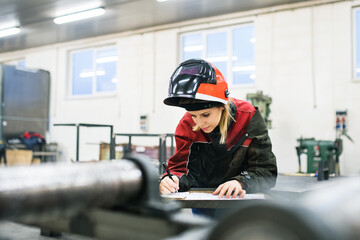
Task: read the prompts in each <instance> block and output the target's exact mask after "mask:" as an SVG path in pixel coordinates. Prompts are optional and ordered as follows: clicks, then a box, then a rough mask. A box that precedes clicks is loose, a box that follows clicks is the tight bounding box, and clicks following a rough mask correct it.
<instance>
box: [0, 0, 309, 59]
mask: <svg viewBox="0 0 360 240" xmlns="http://www.w3.org/2000/svg"><path fill="white" fill-rule="evenodd" d="M303 1H308V0H168V1H166V2H157V1H156V0H1V1H0V29H1V28H6V27H5V25H4V24H6V23H9V22H12V23H14V24H15V25H17V26H20V28H21V33H20V34H17V35H13V36H8V37H5V38H0V53H2V52H8V51H14V50H19V49H25V48H31V47H38V46H43V45H48V44H53V43H59V42H66V41H71V40H77V39H82V38H88V37H94V36H100V35H104V34H111V33H118V32H123V31H129V30H136V29H141V28H147V27H152V26H158V25H164V24H169V23H175V22H180V21H185V20H191V19H197V18H204V17H211V16H216V15H222V14H227V13H234V12H240V11H247V10H253V9H258V8H264V7H270V6H276V5H282V4H288V3H295V2H303ZM84 5H85V6H86V7H89V8H95V7H99V6H102V7H104V8H105V10H106V13H105V14H104V15H102V16H99V17H95V18H92V19H87V20H82V21H78V22H73V23H67V24H62V25H56V24H55V23H54V22H53V18H54V17H57V16H60V15H63V14H64V13H67V14H68V13H69V12H68V11H69V9H70V8H77V9H79V10H80V9H82V8H83V7H84Z"/></svg>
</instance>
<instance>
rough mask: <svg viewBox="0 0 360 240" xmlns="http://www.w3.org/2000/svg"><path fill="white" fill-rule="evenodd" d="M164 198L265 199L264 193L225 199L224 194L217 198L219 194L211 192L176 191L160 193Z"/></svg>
mask: <svg viewBox="0 0 360 240" xmlns="http://www.w3.org/2000/svg"><path fill="white" fill-rule="evenodd" d="M161 196H162V197H166V198H177V199H185V200H248V199H265V196H264V194H245V196H244V197H243V198H240V197H239V196H236V197H235V198H230V199H227V198H225V197H224V196H223V197H222V198H219V195H212V193H202V192H192V193H190V192H178V193H171V194H166V195H165V194H164V195H161Z"/></svg>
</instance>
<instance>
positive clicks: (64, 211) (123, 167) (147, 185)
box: [0, 155, 211, 240]
mask: <svg viewBox="0 0 360 240" xmlns="http://www.w3.org/2000/svg"><path fill="white" fill-rule="evenodd" d="M0 220H12V221H17V222H20V223H25V224H29V225H32V226H39V227H41V229H45V231H42V232H46V233H48V234H49V229H50V230H51V231H50V232H52V233H58V232H69V233H74V234H80V235H85V236H90V237H94V238H96V239H154V240H155V239H163V238H166V237H169V236H173V235H176V234H178V233H181V232H182V231H185V230H188V229H191V228H194V227H199V226H204V225H209V224H210V223H211V221H210V220H208V219H198V220H196V221H195V220H194V219H192V218H191V216H190V217H189V215H188V214H186V216H184V215H183V213H182V212H180V207H179V205H178V204H177V203H176V202H169V201H167V202H166V201H164V200H163V199H162V198H161V197H160V194H159V175H158V173H157V169H156V168H155V167H154V166H153V165H152V164H151V163H150V161H149V159H148V158H147V157H146V156H136V155H127V156H126V158H125V159H122V160H113V161H99V162H92V163H71V164H70V163H66V164H65V163H46V164H41V165H35V166H27V167H25V166H22V167H6V168H2V169H0ZM0 239H2V238H1V233H0Z"/></svg>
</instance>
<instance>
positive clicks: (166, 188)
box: [159, 163, 179, 194]
mask: <svg viewBox="0 0 360 240" xmlns="http://www.w3.org/2000/svg"><path fill="white" fill-rule="evenodd" d="M163 167H164V169H165V171H166V175H167V177H165V178H163V179H162V180H161V182H160V186H159V189H160V192H161V194H167V193H174V192H178V189H179V179H178V177H176V176H175V175H174V176H173V175H171V173H170V170H169V168H168V167H167V166H166V164H165V163H163Z"/></svg>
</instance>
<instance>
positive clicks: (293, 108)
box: [0, 1, 360, 174]
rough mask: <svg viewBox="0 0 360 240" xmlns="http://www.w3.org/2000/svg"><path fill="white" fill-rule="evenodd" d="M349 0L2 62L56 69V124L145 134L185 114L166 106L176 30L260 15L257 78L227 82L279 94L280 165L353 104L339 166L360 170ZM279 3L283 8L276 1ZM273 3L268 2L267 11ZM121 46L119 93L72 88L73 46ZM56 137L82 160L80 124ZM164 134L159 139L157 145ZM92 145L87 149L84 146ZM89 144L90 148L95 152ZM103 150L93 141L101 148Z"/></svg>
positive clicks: (293, 165) (293, 167)
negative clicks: (74, 93)
mask: <svg viewBox="0 0 360 240" xmlns="http://www.w3.org/2000/svg"><path fill="white" fill-rule="evenodd" d="M353 4H354V3H352V2H349V1H346V2H339V3H329V4H323V5H317V6H313V7H311V6H307V7H302V8H292V9H288V10H286V9H281V10H279V11H267V10H266V9H265V10H260V11H255V12H247V13H239V14H238V15H229V16H228V17H227V16H226V15H225V16H220V17H217V18H211V19H204V20H203V21H201V20H200V21H199V20H196V22H195V21H194V22H187V23H185V24H179V25H178V26H177V25H173V26H170V27H168V28H166V27H164V30H161V28H158V29H155V28H154V30H153V31H149V29H147V30H146V31H145V30H144V31H143V32H142V31H137V32H133V33H132V32H127V33H119V34H114V35H109V36H102V37H98V38H93V39H85V40H81V41H75V42H69V43H63V44H57V45H53V46H45V47H42V48H36V49H27V50H23V51H16V52H9V53H3V54H0V62H4V61H7V60H10V59H14V58H20V57H25V58H26V63H27V65H28V66H30V67H34V68H42V69H45V70H48V71H50V73H51V77H52V79H51V80H52V85H51V111H50V113H51V116H50V118H51V119H50V120H51V125H52V124H53V123H69V122H72V123H80V122H82V123H98V124H112V125H114V129H115V132H116V133H139V132H141V131H140V127H139V117H140V115H143V114H146V115H148V117H149V122H150V124H149V126H150V130H149V132H150V133H166V132H173V131H174V129H175V127H176V124H177V122H178V120H179V119H180V117H181V116H182V114H183V113H184V110H182V109H180V108H174V107H168V106H165V105H164V104H163V103H162V101H163V99H164V98H165V97H166V95H167V91H168V80H169V77H170V74H171V73H172V71H173V70H174V69H175V67H176V66H177V64H178V63H179V57H178V55H179V54H178V51H179V50H178V41H179V39H178V38H179V33H181V32H184V31H189V30H201V29H206V28H211V27H213V26H227V25H229V24H238V23H241V22H246V21H248V20H249V19H252V20H254V23H255V29H256V75H257V78H256V84H255V86H253V87H246V88H234V89H230V90H231V94H232V96H233V97H236V98H241V99H245V97H246V94H247V93H254V92H256V91H257V90H262V91H263V92H264V94H266V95H269V96H271V97H272V100H273V102H272V104H271V106H270V107H271V114H270V118H271V119H272V125H273V128H272V129H270V131H269V132H270V136H271V138H272V142H273V150H274V153H275V154H276V156H277V159H278V167H279V171H280V172H296V171H297V170H298V165H297V155H296V151H295V146H296V145H297V141H296V139H297V138H299V137H301V136H302V137H315V138H316V139H320V140H334V139H335V111H336V110H347V111H348V130H349V132H348V134H349V135H350V136H351V137H352V138H353V140H354V143H351V142H350V141H348V140H347V139H346V138H344V139H343V140H344V151H343V154H342V155H341V159H340V160H341V164H340V166H341V171H342V173H344V174H352V173H358V172H359V171H360V163H359V161H360V151H359V150H358V149H359V148H360V136H359V134H357V133H360V126H359V125H358V124H357V122H359V120H360V108H359V106H358V103H360V94H359V92H360V82H354V81H352V77H351V71H352V70H351V58H352V52H351V51H352V49H351V36H352V32H351V11H352V5H353ZM279 9H280V8H279ZM269 10H271V9H269ZM109 43H114V44H117V46H118V49H119V56H120V60H119V65H118V72H119V76H118V79H119V80H118V81H119V82H118V91H117V93H116V94H114V95H110V96H106V97H97V98H70V97H68V96H67V84H68V81H69V77H68V75H67V69H68V66H67V57H68V52H69V51H70V50H73V49H77V48H83V47H91V46H98V45H101V44H109ZM49 139H51V140H52V141H56V142H58V143H59V146H60V148H61V150H62V160H63V161H69V159H74V158H75V129H74V128H73V129H72V128H66V127H53V126H52V127H51V128H50V133H49ZM107 139H108V132H107V131H106V130H97V131H95V130H94V131H93V129H91V131H87V129H85V130H84V132H82V140H81V141H82V144H84V146H82V147H81V149H82V151H81V152H80V156H81V158H83V159H89V158H90V159H92V158H94V159H96V157H97V154H98V152H97V150H93V149H94V146H95V144H96V143H97V142H98V141H101V140H103V141H106V140H107ZM156 143H157V141H156V140H155V144H156ZM87 146H88V148H87ZM91 149H92V150H91ZM95 149H96V148H95Z"/></svg>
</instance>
